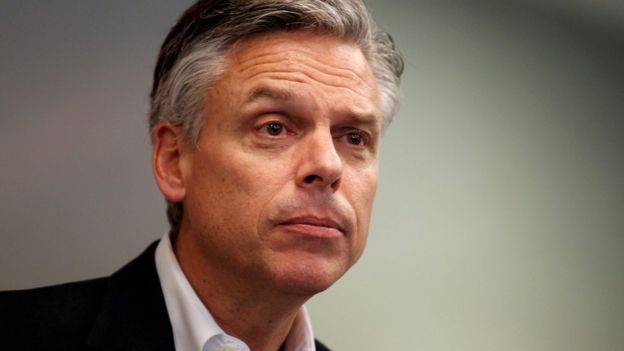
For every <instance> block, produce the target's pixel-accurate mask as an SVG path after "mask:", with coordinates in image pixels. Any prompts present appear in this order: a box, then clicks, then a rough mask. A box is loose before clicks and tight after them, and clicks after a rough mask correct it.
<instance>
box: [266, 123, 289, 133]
mask: <svg viewBox="0 0 624 351" xmlns="http://www.w3.org/2000/svg"><path fill="white" fill-rule="evenodd" d="M285 130H286V128H284V125H282V124H281V123H279V122H269V123H267V124H265V125H263V126H262V127H260V131H264V132H266V133H267V134H269V135H271V136H278V135H280V134H282V133H284V131H285Z"/></svg>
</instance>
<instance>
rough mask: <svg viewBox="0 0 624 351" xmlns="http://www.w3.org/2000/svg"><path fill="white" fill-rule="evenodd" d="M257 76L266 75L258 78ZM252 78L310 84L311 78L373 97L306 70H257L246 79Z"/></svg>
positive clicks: (359, 94)
mask: <svg viewBox="0 0 624 351" xmlns="http://www.w3.org/2000/svg"><path fill="white" fill-rule="evenodd" d="M259 76H266V77H262V78H258V77H259ZM252 78H254V79H263V78H268V79H276V80H285V81H290V82H295V83H303V84H310V82H309V80H313V81H314V82H317V83H318V84H322V85H324V86H327V87H332V88H339V89H345V90H348V91H349V92H352V93H354V94H356V95H358V96H359V97H361V98H363V99H365V100H366V101H371V99H374V98H375V97H374V96H369V95H368V94H366V93H363V92H360V91H359V90H354V89H353V87H351V86H349V85H348V84H339V83H334V84H330V83H326V82H322V81H319V80H318V79H316V78H315V77H313V76H312V75H310V74H308V73H306V72H299V71H297V72H292V71H287V70H279V71H275V70H273V71H270V72H258V73H255V74H254V75H253V76H250V77H248V78H247V79H248V80H249V79H252ZM306 78H307V79H306Z"/></svg>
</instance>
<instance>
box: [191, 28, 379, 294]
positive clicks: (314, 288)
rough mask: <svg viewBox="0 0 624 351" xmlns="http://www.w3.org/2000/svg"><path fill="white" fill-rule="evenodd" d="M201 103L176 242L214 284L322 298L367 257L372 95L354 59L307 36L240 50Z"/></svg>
mask: <svg viewBox="0 0 624 351" xmlns="http://www.w3.org/2000/svg"><path fill="white" fill-rule="evenodd" d="M205 103H206V105H205V107H206V109H205V116H204V119H203V125H202V129H201V133H200V136H199V141H198V144H197V146H196V147H193V146H189V147H188V148H187V149H186V151H185V152H184V153H183V155H182V162H181V164H182V170H183V172H182V173H183V179H184V185H185V198H184V220H183V224H182V231H181V235H190V236H191V238H192V239H191V240H192V242H193V243H194V245H196V247H197V248H199V250H200V252H202V256H203V257H202V261H204V262H205V263H207V264H206V267H212V269H216V268H214V267H218V270H219V272H221V273H222V274H223V275H227V276H230V277H238V278H241V280H242V281H243V280H244V281H251V282H257V283H258V284H259V285H260V284H264V286H272V287H277V288H278V289H282V290H283V291H289V292H290V293H295V294H301V295H309V294H313V293H316V292H319V291H322V290H324V289H326V288H327V287H329V286H330V285H331V284H332V283H333V282H335V281H336V280H337V279H338V278H339V277H340V276H342V274H344V273H345V272H346V271H347V269H349V267H351V266H352V265H353V264H354V263H355V262H356V261H357V259H358V258H359V257H360V255H361V254H362V252H363V250H364V246H365V244H366V238H367V233H368V225H369V220H370V215H371V206H372V203H373V197H374V194H375V189H376V184H377V172H378V170H377V168H378V166H377V164H378V162H377V156H378V147H379V135H380V121H379V116H380V107H379V96H378V92H377V86H376V82H375V79H374V77H373V75H372V73H371V70H370V67H369V65H368V63H367V61H366V59H365V58H364V56H363V54H362V52H361V51H360V49H359V48H357V47H356V46H355V45H354V44H351V43H347V42H344V41H341V40H338V39H335V38H330V37H326V36H319V35H313V34H308V33H278V34H271V35H266V36H261V37H258V38H254V39H250V40H247V41H243V42H242V43H240V44H239V45H237V46H235V48H234V49H232V50H231V51H230V53H229V56H228V59H227V64H226V71H225V73H224V75H223V76H221V78H220V79H219V80H218V81H217V82H216V84H215V85H214V86H213V88H211V89H210V90H209V91H208V92H207V96H206V100H205ZM206 269H208V268H206ZM267 284H268V285H267Z"/></svg>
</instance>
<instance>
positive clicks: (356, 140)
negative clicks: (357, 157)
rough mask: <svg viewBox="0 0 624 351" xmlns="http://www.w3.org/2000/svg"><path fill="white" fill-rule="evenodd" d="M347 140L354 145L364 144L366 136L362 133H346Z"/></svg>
mask: <svg viewBox="0 0 624 351" xmlns="http://www.w3.org/2000/svg"><path fill="white" fill-rule="evenodd" d="M346 138H347V142H348V143H349V144H352V145H362V143H363V142H364V138H363V137H362V134H360V133H349V134H347V135H346Z"/></svg>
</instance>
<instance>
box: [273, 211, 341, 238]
mask: <svg viewBox="0 0 624 351" xmlns="http://www.w3.org/2000/svg"><path fill="white" fill-rule="evenodd" d="M278 227H280V228H282V229H284V230H286V231H289V232H294V233H297V234H302V235H306V236H312V237H317V238H326V239H331V238H339V237H343V236H345V231H344V229H343V227H342V226H341V225H340V224H339V223H338V222H337V221H336V220H334V219H332V218H329V217H315V216H301V217H293V218H289V219H287V220H285V221H283V222H280V223H279V224H278Z"/></svg>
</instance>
